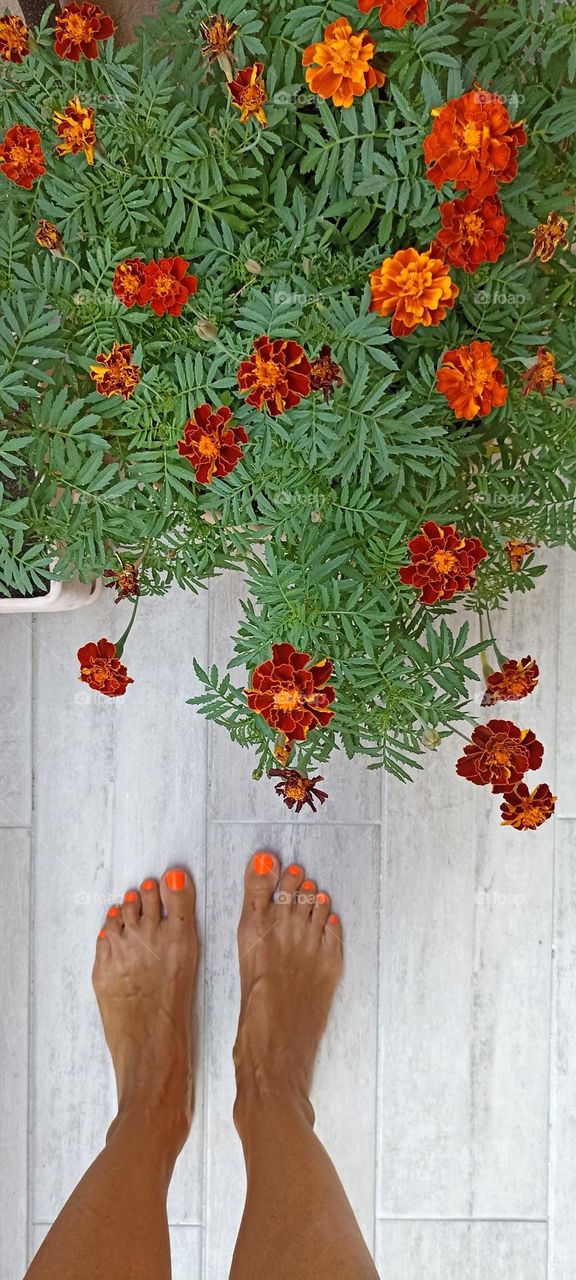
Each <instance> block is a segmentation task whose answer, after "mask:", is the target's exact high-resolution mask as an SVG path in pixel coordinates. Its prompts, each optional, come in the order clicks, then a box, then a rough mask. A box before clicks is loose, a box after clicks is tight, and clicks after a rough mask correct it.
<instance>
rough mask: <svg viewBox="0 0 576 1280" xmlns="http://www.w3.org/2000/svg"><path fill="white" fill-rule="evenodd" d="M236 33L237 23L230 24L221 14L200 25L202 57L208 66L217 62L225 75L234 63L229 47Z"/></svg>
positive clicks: (212, 16) (214, 15)
mask: <svg viewBox="0 0 576 1280" xmlns="http://www.w3.org/2000/svg"><path fill="white" fill-rule="evenodd" d="M238 31H239V26H238V23H237V22H230V21H229V19H228V18H225V17H224V14H223V13H214V14H212V15H211V16H210V17H209V18H208V19H207V21H205V22H201V23H200V34H201V36H202V37H203V39H204V44H203V45H202V50H201V52H202V57H203V58H207V59H208V65H210V64H211V63H212V62H218V63H219V65H220V67H221V68H222V70H223V71H224V73H225V74H226V73H227V72H229V71H230V68H231V64H232V62H233V61H234V56H233V54H232V52H231V49H230V46H231V44H232V41H233V40H234V37H235V36H236V35H237V33H238Z"/></svg>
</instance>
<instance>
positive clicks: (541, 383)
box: [522, 347, 566, 396]
mask: <svg viewBox="0 0 576 1280" xmlns="http://www.w3.org/2000/svg"><path fill="white" fill-rule="evenodd" d="M522 381H523V383H524V386H523V388H522V395H523V396H527V395H528V392H529V391H539V392H540V394H541V395H544V394H545V392H546V391H547V390H548V388H549V389H550V391H555V390H556V387H558V386H561V387H565V386H566V379H565V378H563V377H562V374H561V373H558V370H557V369H556V357H555V356H553V355H552V352H551V351H547V350H546V348H545V347H538V350H537V352H536V361H535V363H534V364H531V365H529V367H528V368H527V369H525V370H524V373H523V374H522Z"/></svg>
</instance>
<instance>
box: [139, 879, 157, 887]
mask: <svg viewBox="0 0 576 1280" xmlns="http://www.w3.org/2000/svg"><path fill="white" fill-rule="evenodd" d="M140 888H141V889H153V888H154V881H153V880H143V881H142V884H141V886H140Z"/></svg>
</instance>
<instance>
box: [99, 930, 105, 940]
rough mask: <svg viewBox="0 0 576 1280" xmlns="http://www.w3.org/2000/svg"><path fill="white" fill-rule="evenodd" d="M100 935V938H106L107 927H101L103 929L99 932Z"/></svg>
mask: <svg viewBox="0 0 576 1280" xmlns="http://www.w3.org/2000/svg"><path fill="white" fill-rule="evenodd" d="M98 937H99V938H105V937H106V930H105V929H101V930H100V932H99V934H98Z"/></svg>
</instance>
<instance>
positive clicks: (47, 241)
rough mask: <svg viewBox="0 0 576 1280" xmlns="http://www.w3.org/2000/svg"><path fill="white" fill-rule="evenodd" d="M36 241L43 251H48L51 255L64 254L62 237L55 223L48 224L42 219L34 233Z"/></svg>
mask: <svg viewBox="0 0 576 1280" xmlns="http://www.w3.org/2000/svg"><path fill="white" fill-rule="evenodd" d="M34 239H35V241H36V243H37V244H39V245H40V246H41V247H42V249H48V250H49V252H50V253H54V254H56V256H58V254H60V253H61V252H62V236H61V235H60V232H59V230H58V228H57V227H55V226H54V223H53V222H48V220H47V219H46V218H40V221H39V223H38V226H37V228H36V230H35V232H34Z"/></svg>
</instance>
